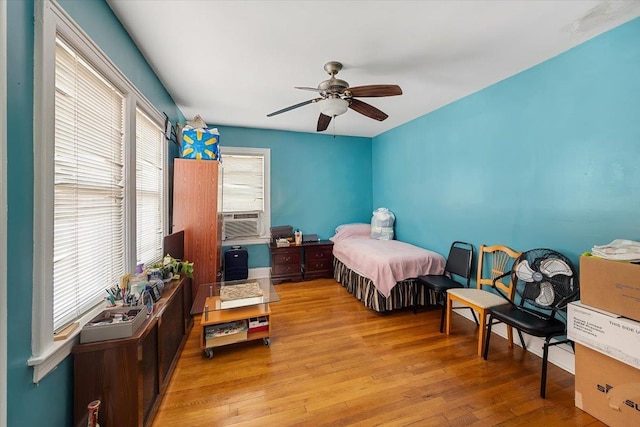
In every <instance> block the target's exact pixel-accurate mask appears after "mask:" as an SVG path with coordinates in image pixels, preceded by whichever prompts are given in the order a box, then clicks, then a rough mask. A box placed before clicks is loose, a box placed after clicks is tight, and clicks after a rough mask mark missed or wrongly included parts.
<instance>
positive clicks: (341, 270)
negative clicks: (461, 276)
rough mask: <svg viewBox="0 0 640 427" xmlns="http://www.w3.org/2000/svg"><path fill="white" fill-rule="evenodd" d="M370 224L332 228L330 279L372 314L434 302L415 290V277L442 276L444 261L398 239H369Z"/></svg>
mask: <svg viewBox="0 0 640 427" xmlns="http://www.w3.org/2000/svg"><path fill="white" fill-rule="evenodd" d="M370 232H371V226H370V224H360V223H358V224H345V225H341V226H339V227H338V228H336V234H335V235H334V236H333V237H331V241H333V256H334V264H333V276H334V278H335V279H336V281H338V282H339V283H340V284H342V286H344V287H345V288H346V289H347V291H349V292H350V293H351V294H353V295H354V296H355V297H356V298H357V299H358V300H359V301H362V302H363V303H364V305H365V306H366V307H368V308H370V309H372V310H374V311H376V312H380V313H382V312H387V311H391V310H396V309H401V308H406V307H413V306H414V304H418V305H426V304H434V303H435V295H433V294H432V293H425V290H424V287H419V292H418V295H417V296H415V295H414V294H415V290H416V280H415V279H416V277H418V276H422V275H427V274H442V273H443V271H444V265H445V262H446V260H445V258H444V257H443V256H442V255H440V254H438V253H436V252H433V251H430V250H427V249H423V248H419V247H417V246H414V245H411V244H409V243H405V242H400V241H398V240H378V239H371V238H370V237H369V236H370Z"/></svg>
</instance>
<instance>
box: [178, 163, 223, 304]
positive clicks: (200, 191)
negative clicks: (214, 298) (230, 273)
mask: <svg viewBox="0 0 640 427" xmlns="http://www.w3.org/2000/svg"><path fill="white" fill-rule="evenodd" d="M180 230H184V257H185V259H186V260H187V261H190V262H193V263H194V265H193V269H194V271H193V280H192V281H191V292H192V297H193V298H195V296H196V291H197V289H198V286H199V285H200V284H202V283H213V282H217V281H220V280H221V279H222V268H221V266H222V166H221V165H220V163H219V162H217V161H214V160H189V159H175V160H174V169H173V228H172V232H176V231H180Z"/></svg>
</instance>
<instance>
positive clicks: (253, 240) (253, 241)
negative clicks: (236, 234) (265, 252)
mask: <svg viewBox="0 0 640 427" xmlns="http://www.w3.org/2000/svg"><path fill="white" fill-rule="evenodd" d="M270 240H271V238H270V237H250V238H247V239H233V240H224V241H223V242H222V246H243V245H261V244H265V243H266V244H268V243H269V241H270Z"/></svg>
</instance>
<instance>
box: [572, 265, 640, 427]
mask: <svg viewBox="0 0 640 427" xmlns="http://www.w3.org/2000/svg"><path fill="white" fill-rule="evenodd" d="M580 295H581V300H582V301H581V302H577V303H572V304H570V305H569V309H568V319H567V336H568V338H569V339H571V340H573V341H574V342H576V359H575V364H576V369H575V372H576V387H575V404H576V406H577V407H578V408H580V409H582V410H584V411H586V412H588V413H589V414H591V415H593V416H594V417H596V418H598V419H599V420H601V421H603V422H605V423H606V424H608V425H610V426H612V427H617V426H621V427H626V426H630V425H640V265H636V264H632V263H623V262H618V261H610V260H606V259H602V258H595V257H585V256H583V257H581V258H580Z"/></svg>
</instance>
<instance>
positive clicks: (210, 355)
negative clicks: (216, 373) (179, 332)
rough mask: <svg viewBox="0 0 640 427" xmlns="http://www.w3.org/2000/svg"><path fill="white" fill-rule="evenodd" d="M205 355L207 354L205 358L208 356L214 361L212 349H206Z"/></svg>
mask: <svg viewBox="0 0 640 427" xmlns="http://www.w3.org/2000/svg"><path fill="white" fill-rule="evenodd" d="M204 354H205V356H207V357H208V358H209V359H213V349H212V348H205V349H204Z"/></svg>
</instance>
